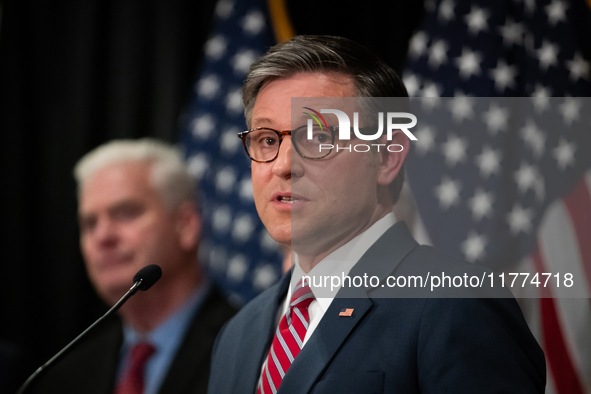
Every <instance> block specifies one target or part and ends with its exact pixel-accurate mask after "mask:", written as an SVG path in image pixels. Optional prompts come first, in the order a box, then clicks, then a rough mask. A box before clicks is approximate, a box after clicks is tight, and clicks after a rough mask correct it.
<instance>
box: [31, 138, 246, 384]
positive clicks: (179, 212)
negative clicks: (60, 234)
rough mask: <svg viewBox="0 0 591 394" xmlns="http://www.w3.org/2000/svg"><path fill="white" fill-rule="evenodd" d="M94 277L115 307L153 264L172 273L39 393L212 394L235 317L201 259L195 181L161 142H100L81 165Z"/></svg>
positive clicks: (60, 367)
mask: <svg viewBox="0 0 591 394" xmlns="http://www.w3.org/2000/svg"><path fill="white" fill-rule="evenodd" d="M75 176H76V180H77V182H78V191H79V221H80V244H81V248H82V253H83V255H84V260H85V264H86V269H87V272H88V275H89V278H90V280H91V282H92V284H93V286H94V287H95V289H96V291H97V292H98V294H99V295H100V296H101V298H102V299H103V300H104V301H105V302H106V303H107V304H109V305H113V304H114V303H115V302H116V301H117V300H118V299H119V298H120V297H121V296H123V294H125V292H126V291H127V290H128V289H129V287H130V286H131V284H132V278H133V276H134V275H135V273H136V272H137V271H138V270H139V269H141V268H142V267H145V266H147V265H149V264H158V265H160V266H161V268H162V278H161V279H160V281H158V282H157V283H156V284H155V285H154V286H153V287H152V288H150V290H149V291H147V292H139V293H137V294H136V295H135V296H134V297H132V298H131V299H130V300H129V301H128V302H127V303H126V304H124V305H123V306H122V307H121V309H120V310H119V312H118V313H119V317H120V319H114V320H112V321H110V322H109V323H108V324H105V325H104V326H102V327H101V328H99V329H98V331H97V332H95V333H93V334H92V335H91V337H90V338H88V339H87V340H85V341H84V342H83V343H82V344H81V345H80V346H79V347H77V348H76V349H75V350H74V351H73V352H72V353H71V354H69V355H68V356H66V358H65V359H63V360H61V361H60V362H59V363H58V364H57V365H55V366H54V367H53V368H52V369H50V370H49V371H48V372H47V374H46V375H45V376H44V377H42V378H41V379H40V381H39V382H38V384H37V385H36V386H35V391H36V392H39V393H97V394H99V393H101V394H111V393H117V394H142V393H143V394H156V393H187V394H188V393H205V392H206V390H207V378H208V374H209V360H210V356H211V349H212V347H213V343H214V340H215V337H216V335H217V333H218V331H219V330H220V328H221V327H222V325H223V324H224V323H225V322H226V321H227V320H228V319H229V318H230V317H231V316H232V315H233V314H234V313H235V310H234V308H232V307H231V306H230V305H228V303H227V302H226V300H225V298H224V297H223V296H222V295H221V294H220V292H219V291H218V290H217V289H216V288H215V287H214V286H213V285H212V284H211V283H209V282H208V280H207V278H206V277H205V275H204V274H203V273H202V271H201V268H200V266H199V263H198V261H197V248H198V238H199V231H200V219H199V214H198V210H197V207H196V206H195V183H194V181H193V179H192V178H191V177H190V176H189V174H188V173H187V171H186V169H185V166H184V164H183V162H182V159H181V156H180V154H179V152H178V151H177V150H176V149H175V148H173V147H172V146H170V145H168V144H165V143H163V142H159V141H156V140H150V139H144V140H137V141H131V140H121V141H113V142H110V143H108V144H106V145H103V146H100V147H98V148H97V149H95V150H93V151H92V152H90V153H88V154H87V155H86V156H85V157H83V158H82V159H81V160H80V161H79V162H78V164H77V165H76V168H75Z"/></svg>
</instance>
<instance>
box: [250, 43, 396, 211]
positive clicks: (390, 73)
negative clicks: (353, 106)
mask: <svg viewBox="0 0 591 394" xmlns="http://www.w3.org/2000/svg"><path fill="white" fill-rule="evenodd" d="M313 72H321V73H340V74H343V75H346V76H349V77H351V78H352V79H353V84H354V89H355V91H354V93H355V95H356V96H357V97H408V92H407V91H406V88H405V87H404V84H403V83H402V80H401V79H400V78H399V77H398V75H397V74H396V72H395V71H394V70H393V69H392V68H391V67H390V66H388V65H387V64H386V63H384V62H383V61H382V60H381V59H380V58H379V57H378V56H377V55H376V54H375V53H373V52H372V51H370V50H369V49H367V48H366V47H364V46H362V45H360V44H357V43H356V42H354V41H351V40H349V39H347V38H343V37H334V36H316V35H306V36H296V37H294V38H292V39H291V40H290V41H286V42H284V43H281V44H278V45H275V46H274V47H272V48H271V49H269V51H268V52H267V53H266V54H265V55H263V56H262V57H261V58H260V59H259V60H258V61H257V62H255V63H254V64H252V65H251V66H250V72H249V74H248V76H247V78H246V82H245V83H244V86H243V87H242V101H243V102H244V116H245V118H246V124H247V126H248V128H249V129H250V128H251V126H252V110H253V108H254V104H255V101H256V98H257V95H258V94H259V92H260V90H261V89H262V88H263V86H265V85H266V84H267V83H269V82H271V81H274V80H277V79H285V78H289V77H291V76H293V75H295V74H298V73H313ZM403 183H404V168H401V169H400V172H399V173H398V175H397V176H396V178H395V179H394V181H392V183H391V184H390V192H391V194H392V200H393V201H394V202H396V201H398V197H399V196H400V190H401V189H402V185H403Z"/></svg>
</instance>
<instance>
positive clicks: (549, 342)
mask: <svg viewBox="0 0 591 394" xmlns="http://www.w3.org/2000/svg"><path fill="white" fill-rule="evenodd" d="M532 260H533V262H534V265H535V267H536V270H537V271H538V272H546V270H545V268H544V266H545V265H544V263H543V261H542V256H541V255H540V250H539V248H538V249H537V250H536V252H535V253H534V254H533V255H532ZM542 289H543V290H544V288H542ZM543 290H542V298H540V310H541V320H542V333H543V337H544V351H545V353H546V362H547V363H548V364H549V366H550V370H551V371H552V376H554V386H555V387H556V392H557V393H558V394H584V391H583V386H582V384H581V381H580V380H579V376H578V375H577V372H576V370H575V368H574V365H573V362H572V360H571V358H570V354H569V353H568V350H567V345H566V342H565V341H564V335H563V333H562V328H561V327H560V322H559V320H558V314H557V313H556V305H555V303H554V299H553V298H547V297H549V296H551V291H550V289H549V288H546V289H545V290H546V291H543Z"/></svg>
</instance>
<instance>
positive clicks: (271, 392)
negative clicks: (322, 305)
mask: <svg viewBox="0 0 591 394" xmlns="http://www.w3.org/2000/svg"><path fill="white" fill-rule="evenodd" d="M312 301H314V294H312V290H311V289H310V287H309V286H307V285H306V286H302V281H300V282H299V283H298V285H297V286H296V288H295V290H294V292H293V295H292V296H291V302H290V304H289V309H288V310H287V312H286V313H285V315H283V317H282V318H281V321H280V322H279V326H278V327H277V330H276V331H275V337H274V338H273V343H272V344H271V349H270V350H269V354H268V355H267V361H266V362H265V366H264V368H263V373H262V375H261V378H260V380H259V387H258V390H257V394H275V393H276V392H277V389H279V385H280V384H281V381H282V380H283V376H285V373H286V372H287V370H288V368H289V367H290V366H291V363H293V360H294V359H295V358H296V357H297V355H298V354H299V353H300V350H301V349H302V347H303V346H304V345H303V342H304V338H305V337H306V332H307V331H308V323H309V322H310V319H309V317H308V306H310V303H311V302H312Z"/></svg>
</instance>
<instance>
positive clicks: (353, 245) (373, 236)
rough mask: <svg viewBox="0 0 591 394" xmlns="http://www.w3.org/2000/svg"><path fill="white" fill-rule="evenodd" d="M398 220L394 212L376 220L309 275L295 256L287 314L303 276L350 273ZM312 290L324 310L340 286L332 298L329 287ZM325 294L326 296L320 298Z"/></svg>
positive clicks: (320, 276)
mask: <svg viewBox="0 0 591 394" xmlns="http://www.w3.org/2000/svg"><path fill="white" fill-rule="evenodd" d="M394 223H396V217H395V216H394V213H393V212H390V213H388V214H387V215H386V216H384V217H383V218H381V219H380V220H378V221H377V222H375V223H374V224H372V225H371V227H370V228H368V229H367V230H365V231H364V232H363V233H361V234H359V235H358V236H356V237H355V238H353V239H352V240H351V241H349V242H347V243H346V244H344V245H343V246H341V247H340V248H338V249H337V250H335V251H334V252H332V253H331V254H329V255H328V256H326V257H325V258H324V259H322V260H321V261H320V262H319V263H318V264H316V265H315V266H314V268H312V270H310V272H309V273H308V274H306V273H305V272H304V270H303V269H302V267H301V266H300V264H299V262H298V256H297V254H296V255H295V258H294V269H293V272H292V275H291V280H290V283H289V292H288V293H287V294H288V296H287V298H286V301H285V302H284V308H283V313H285V312H286V311H287V305H288V304H289V300H290V298H291V294H292V289H294V288H295V287H296V285H297V283H298V282H299V281H300V279H301V278H302V276H304V275H308V276H310V277H316V278H324V277H325V276H329V277H330V276H339V277H341V276H342V275H347V274H349V271H351V268H353V266H354V265H355V264H357V262H358V261H359V259H360V258H361V256H363V254H365V252H367V250H368V249H369V248H370V247H371V246H372V245H373V244H374V243H375V242H376V241H377V240H378V239H379V238H380V237H381V236H382V235H383V234H384V233H385V232H386V231H387V230H388V229H389V228H390V227H392V226H393V225H394ZM328 284H329V287H328V290H329V291H330V279H329V281H328ZM311 289H312V293H314V296H316V300H317V301H318V303H319V305H320V307H321V308H322V310H323V311H324V312H326V310H327V309H328V307H329V306H330V303H331V302H332V300H333V298H334V295H336V294H337V292H338V291H339V289H340V286H339V287H335V288H334V291H332V292H331V294H330V295H331V297H326V295H327V294H328V291H326V289H325V288H324V289H322V290H321V289H320V288H315V287H314V286H311ZM319 295H322V297H319Z"/></svg>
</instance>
